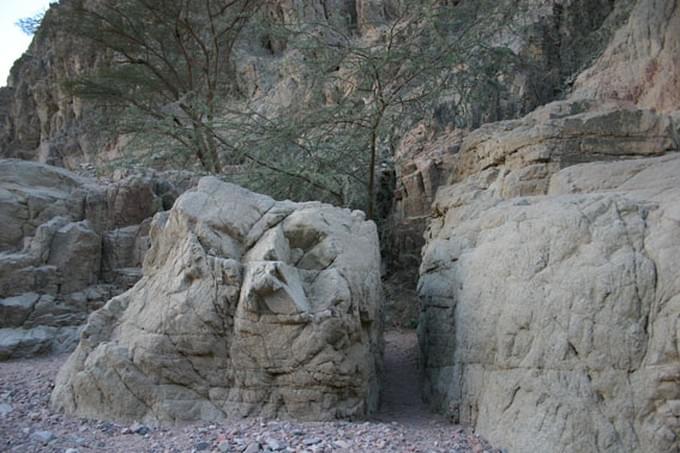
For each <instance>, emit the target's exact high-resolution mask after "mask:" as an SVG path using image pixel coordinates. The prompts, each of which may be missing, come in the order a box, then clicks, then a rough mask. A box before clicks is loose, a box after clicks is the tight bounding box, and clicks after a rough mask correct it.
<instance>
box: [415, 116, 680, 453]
mask: <svg viewBox="0 0 680 453" xmlns="http://www.w3.org/2000/svg"><path fill="white" fill-rule="evenodd" d="M584 107H585V106H584V104H579V103H558V104H553V105H550V106H547V107H546V108H544V109H541V110H539V111H537V112H535V113H534V114H532V115H530V116H529V117H527V118H525V119H524V120H521V121H516V122H506V123H499V124H495V125H490V126H488V127H484V128H481V129H480V130H478V131H476V132H474V133H472V134H470V135H468V136H467V137H466V138H465V140H464V141H463V145H462V147H461V150H460V152H459V154H458V155H457V159H456V163H455V165H453V168H454V171H453V175H452V177H451V180H450V182H451V184H450V185H449V186H446V187H444V188H442V189H440V190H439V192H438V194H437V197H436V201H435V203H434V212H435V218H434V219H433V221H432V223H431V224H430V227H429V230H428V233H427V245H426V247H425V249H424V251H423V261H422V264H421V268H420V273H421V278H420V282H419V288H418V291H419V294H420V296H421V298H422V302H423V305H424V309H423V311H422V313H421V321H420V325H419V333H420V341H421V347H422V351H423V357H424V371H425V387H424V389H425V393H426V396H427V398H428V400H429V401H430V402H431V403H432V404H433V405H434V406H435V407H436V408H437V409H439V410H440V411H443V412H445V413H447V414H449V415H450V416H451V417H452V418H453V419H455V420H456V421H460V422H462V423H469V424H471V425H473V426H474V427H475V428H476V429H477V430H478V431H479V432H480V433H481V434H482V435H484V436H486V437H487V438H489V440H490V441H491V442H492V443H495V444H497V445H503V446H505V447H507V448H509V449H510V451H565V452H577V451H600V452H618V451H642V450H644V451H650V452H662V451H663V452H665V451H676V450H678V449H679V448H680V443H679V442H680V430H679V429H678V427H679V426H680V424H679V423H678V420H679V419H680V413H679V412H678V410H677V409H678V407H677V406H678V404H677V402H678V400H680V390H679V389H680V386H678V382H680V351H679V350H678V335H679V334H680V331H678V329H677V326H678V319H680V280H678V278H677V270H678V268H680V227H679V225H680V222H679V220H680V218H679V217H678V215H679V213H680V203H679V200H680V154H678V153H677V152H676V151H678V150H679V149H680V142H679V141H678V127H679V126H680V123H679V122H678V115H677V114H672V115H663V114H658V113H655V112H653V111H649V110H638V109H632V108H631V109H626V108H621V107H618V108H601V109H596V110H590V109H589V110H586V111H582V109H583V108H584ZM589 108H593V106H590V107H589Z"/></svg>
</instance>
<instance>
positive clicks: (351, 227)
mask: <svg viewBox="0 0 680 453" xmlns="http://www.w3.org/2000/svg"><path fill="white" fill-rule="evenodd" d="M151 238H152V247H151V249H150V251H149V252H148V254H147V256H146V258H145V262H144V277H143V278H142V280H141V281H140V282H139V283H137V285H135V286H134V288H132V289H131V290H130V291H128V292H126V293H125V294H123V295H120V296H117V297H115V298H113V299H112V300H111V301H109V302H108V303H107V304H106V306H105V307H104V308H103V309H101V310H99V311H97V312H95V313H94V314H92V315H91V317H90V319H89V321H88V324H87V326H86V327H85V330H84V331H83V334H82V337H81V341H80V344H79V346H78V348H77V349H76V351H75V352H74V353H73V355H72V356H71V357H70V359H69V360H68V362H67V363H66V365H65V366H64V367H63V369H62V370H61V372H60V374H59V377H58V379H57V384H56V387H55V390H54V393H53V395H52V403H53V404H54V405H55V406H57V407H60V408H63V409H64V410H66V411H67V412H68V413H71V414H77V415H80V416H96V417H109V418H114V419H122V420H142V421H156V422H158V421H161V422H172V421H180V420H216V419H223V418H230V417H241V416H248V415H263V416H270V417H274V416H277V417H294V418H299V419H308V420H309V419H312V420H320V419H333V418H344V417H356V416H363V415H366V414H368V413H370V412H371V411H372V410H373V409H375V407H376V404H377V398H378V373H379V369H380V363H381V358H380V356H381V334H382V332H381V329H382V297H383V296H382V288H381V283H380V256H379V247H378V242H377V241H378V240H377V232H376V228H375V225H374V224H373V223H371V222H366V221H364V218H363V214H361V213H359V212H354V213H352V212H350V211H348V210H343V209H339V208H334V207H331V206H328V205H323V204H320V203H300V204H297V203H292V202H275V201H274V200H272V199H271V198H269V197H266V196H263V195H258V194H255V193H252V192H248V191H247V190H245V189H242V188H240V187H238V186H234V185H231V184H226V183H223V182H220V181H219V180H217V179H215V178H204V179H202V180H201V181H200V183H199V185H198V188H197V189H196V190H195V191H190V192H187V193H185V194H184V195H183V196H181V197H180V198H179V200H178V201H177V203H176V204H175V206H174V207H173V209H172V210H171V211H170V212H169V213H163V214H158V215H157V216H156V217H155V219H154V222H153V224H152V226H151Z"/></svg>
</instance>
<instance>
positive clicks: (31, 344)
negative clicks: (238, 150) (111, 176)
mask: <svg viewBox="0 0 680 453" xmlns="http://www.w3.org/2000/svg"><path fill="white" fill-rule="evenodd" d="M176 176H178V177H175V178H172V177H170V175H165V176H164V177H162V178H161V177H159V176H158V175H154V174H151V173H150V174H147V175H136V176H130V177H127V178H121V179H119V180H117V181H111V182H109V183H108V184H106V183H104V182H102V181H98V180H95V179H93V178H86V177H81V176H78V175H75V174H73V173H71V172H68V171H66V170H64V169H60V168H56V167H52V166H48V165H44V164H39V163H35V162H27V161H21V160H14V159H6V160H3V159H0V224H1V225H2V228H1V229H0V360H6V359H10V358H19V357H27V356H31V355H35V354H44V353H49V352H64V351H70V350H72V349H73V348H74V347H75V345H76V343H77V341H78V337H79V332H80V330H81V327H82V325H83V324H84V323H85V320H86V319H87V316H88V315H89V314H90V313H91V312H93V311H94V310H96V309H98V308H100V307H102V306H103V305H104V304H105V303H106V301H107V300H109V299H110V298H111V297H113V296H114V295H117V294H120V293H121V292H123V291H125V290H126V289H128V288H130V287H131V286H132V285H134V284H135V283H136V281H137V280H138V279H139V278H140V277H141V264H142V260H143V258H144V254H145V253H146V250H147V248H148V246H149V238H148V235H149V225H150V222H151V217H152V216H153V215H154V214H155V213H156V212H159V211H162V210H164V209H169V207H170V206H172V203H173V202H174V199H175V198H176V197H177V196H178V193H179V192H181V191H184V190H186V188H187V187H188V186H190V185H191V182H192V179H191V178H192V177H191V176H187V177H186V179H183V177H182V175H176ZM172 179H174V181H175V183H174V184H173V183H171V182H170V181H171V180H172Z"/></svg>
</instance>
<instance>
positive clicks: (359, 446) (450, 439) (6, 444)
mask: <svg viewBox="0 0 680 453" xmlns="http://www.w3.org/2000/svg"><path fill="white" fill-rule="evenodd" d="M416 348H417V347H416V345H415V334H414V333H413V332H410V331H405V332H390V333H388V334H387V335H386V354H385V371H386V373H385V374H386V381H385V390H384V404H383V407H382V409H381V411H380V413H378V414H377V415H376V416H375V417H374V418H373V419H372V420H370V421H365V422H355V423H351V422H344V421H343V422H341V421H339V422H332V423H291V422H285V421H264V420H259V419H252V420H245V421H241V422H229V423H223V424H207V423H205V424H193V425H187V426H180V427H154V426H146V425H141V424H137V423H135V424H133V425H121V424H116V423H110V422H102V421H97V420H85V419H76V418H71V417H67V416H64V415H63V414H60V413H58V412H55V411H53V410H51V409H50V408H49V406H48V402H49V395H50V392H51V390H52V386H53V382H54V378H55V376H56V373H57V371H58V369H59V366H60V365H61V364H62V363H63V362H64V361H65V360H66V356H50V357H44V358H36V359H27V360H17V361H11V362H4V363H1V362H0V451H3V452H22V453H24V452H39V451H40V452H60V453H64V452H65V453H82V452H92V451H115V452H158V453H163V452H168V453H169V452H198V451H206V452H246V453H255V452H258V451H283V452H285V451H295V452H305V451H307V452H329V451H339V452H342V451H346V452H361V451H365V452H372V451H393V452H478V453H482V452H494V453H495V452H499V450H495V449H493V448H491V447H490V446H489V445H488V443H486V442H485V441H484V440H482V439H480V438H479V437H477V436H475V435H474V434H473V433H472V432H471V431H470V430H469V429H464V428H462V427H460V426H455V425H451V424H449V423H447V422H446V420H444V419H442V418H440V417H437V416H435V415H432V414H430V413H429V412H427V410H426V408H425V407H424V405H423V404H422V403H421V402H420V399H419V398H418V397H417V395H418V381H417V372H416V368H415V361H416Z"/></svg>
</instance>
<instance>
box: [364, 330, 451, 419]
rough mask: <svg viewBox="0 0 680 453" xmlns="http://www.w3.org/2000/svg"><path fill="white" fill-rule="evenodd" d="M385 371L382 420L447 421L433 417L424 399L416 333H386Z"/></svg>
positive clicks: (379, 417)
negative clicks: (421, 388) (421, 389)
mask: <svg viewBox="0 0 680 453" xmlns="http://www.w3.org/2000/svg"><path fill="white" fill-rule="evenodd" d="M384 367H385V371H384V378H383V379H384V380H383V393H382V402H381V406H380V411H379V412H378V414H377V416H376V418H377V419H378V420H380V421H385V422H393V421H394V422H398V423H402V424H406V425H414V424H423V423H424V424H428V423H430V422H443V421H444V419H443V417H440V416H438V415H435V414H433V413H431V412H430V411H429V410H428V408H427V406H426V404H425V403H424V402H423V400H422V398H421V392H420V385H421V383H420V373H419V370H418V337H417V335H416V331H415V330H393V331H389V332H386V333H385V355H384Z"/></svg>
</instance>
